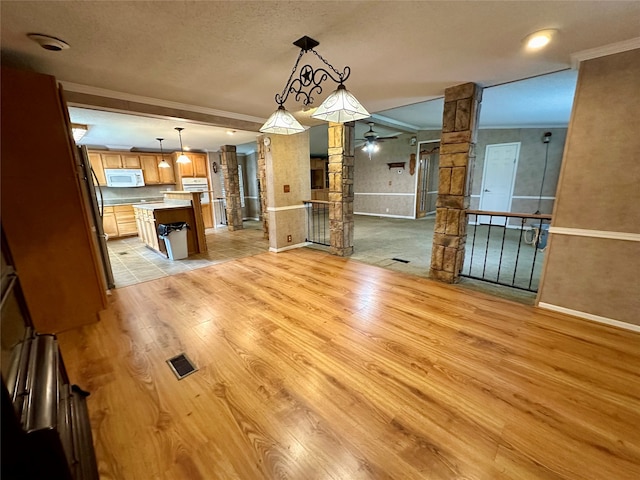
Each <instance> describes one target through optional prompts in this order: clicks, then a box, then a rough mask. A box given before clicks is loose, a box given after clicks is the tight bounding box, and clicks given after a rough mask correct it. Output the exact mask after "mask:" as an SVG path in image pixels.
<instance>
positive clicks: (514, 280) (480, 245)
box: [461, 210, 551, 292]
mask: <svg viewBox="0 0 640 480" xmlns="http://www.w3.org/2000/svg"><path fill="white" fill-rule="evenodd" d="M467 220H468V225H467V243H466V246H465V261H464V266H463V268H462V272H461V275H462V276H463V277H469V278H474V279H477V280H483V281H485V282H490V283H496V284H499V285H506V286H508V287H513V288H518V289H521V290H527V291H530V292H537V291H538V284H539V281H540V273H541V270H542V262H543V259H544V251H545V249H546V246H547V239H548V234H549V223H550V222H551V215H541V214H526V213H511V212H487V211H482V210H468V211H467Z"/></svg>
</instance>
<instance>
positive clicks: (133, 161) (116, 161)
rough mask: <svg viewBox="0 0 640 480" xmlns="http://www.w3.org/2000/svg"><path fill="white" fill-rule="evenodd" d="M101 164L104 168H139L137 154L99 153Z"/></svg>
mask: <svg viewBox="0 0 640 480" xmlns="http://www.w3.org/2000/svg"><path fill="white" fill-rule="evenodd" d="M100 156H101V158H102V166H103V167H104V168H141V167H140V157H139V156H138V155H127V154H120V153H111V152H109V153H101V154H100Z"/></svg>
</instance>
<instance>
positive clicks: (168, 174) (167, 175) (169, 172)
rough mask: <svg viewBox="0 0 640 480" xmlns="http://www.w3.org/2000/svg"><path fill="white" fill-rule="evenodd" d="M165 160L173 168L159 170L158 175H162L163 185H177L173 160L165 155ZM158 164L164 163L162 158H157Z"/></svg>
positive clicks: (161, 181)
mask: <svg viewBox="0 0 640 480" xmlns="http://www.w3.org/2000/svg"><path fill="white" fill-rule="evenodd" d="M164 159H165V160H166V162H167V163H168V164H169V165H170V166H171V167H170V168H158V174H159V175H160V183H163V184H169V183H170V184H175V183H176V174H175V172H174V171H173V160H172V159H171V158H169V157H168V156H166V155H165V157H164ZM156 161H157V164H159V163H160V162H161V161H162V157H161V156H157V157H156Z"/></svg>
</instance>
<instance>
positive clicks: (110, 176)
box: [104, 168, 144, 187]
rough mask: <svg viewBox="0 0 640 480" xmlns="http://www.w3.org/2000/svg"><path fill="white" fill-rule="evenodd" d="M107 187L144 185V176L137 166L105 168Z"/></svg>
mask: <svg viewBox="0 0 640 480" xmlns="http://www.w3.org/2000/svg"><path fill="white" fill-rule="evenodd" d="M104 176H105V177H106V178H107V187H144V176H143V175H142V170H140V169H139V168H105V169H104Z"/></svg>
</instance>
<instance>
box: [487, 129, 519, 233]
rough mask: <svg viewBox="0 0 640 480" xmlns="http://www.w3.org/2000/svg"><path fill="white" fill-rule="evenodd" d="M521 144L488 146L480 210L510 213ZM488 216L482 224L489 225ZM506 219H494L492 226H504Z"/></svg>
mask: <svg viewBox="0 0 640 480" xmlns="http://www.w3.org/2000/svg"><path fill="white" fill-rule="evenodd" d="M519 153H520V142H517V143H501V144H496V145H487V150H486V152H485V156H484V173H483V175H482V190H481V193H480V210H487V211H491V212H508V211H509V210H510V209H511V196H512V194H513V185H514V183H515V177H516V169H517V166H518V155H519ZM489 218H490V217H489V216H488V215H481V216H480V218H479V219H478V220H479V222H480V223H489ZM505 221H506V218H505V217H493V219H492V220H491V223H492V224H496V225H504V224H505Z"/></svg>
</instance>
